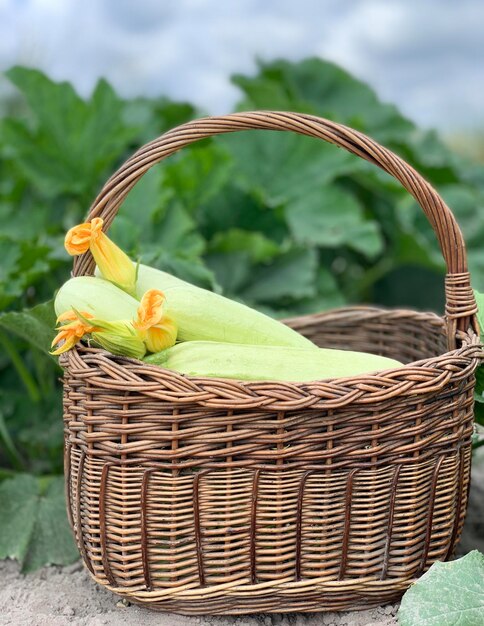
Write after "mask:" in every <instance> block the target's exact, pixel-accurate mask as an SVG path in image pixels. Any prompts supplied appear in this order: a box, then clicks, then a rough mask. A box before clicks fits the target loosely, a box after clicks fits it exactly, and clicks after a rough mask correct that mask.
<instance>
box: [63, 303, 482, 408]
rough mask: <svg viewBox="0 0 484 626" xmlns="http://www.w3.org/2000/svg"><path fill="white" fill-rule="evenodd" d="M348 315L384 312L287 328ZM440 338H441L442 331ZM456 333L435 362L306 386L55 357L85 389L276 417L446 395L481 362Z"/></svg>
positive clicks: (91, 351)
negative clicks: (451, 346) (88, 386)
mask: <svg viewBox="0 0 484 626" xmlns="http://www.w3.org/2000/svg"><path fill="white" fill-rule="evenodd" d="M351 309H353V310H355V309H367V310H368V313H369V315H372V314H376V313H377V312H380V314H381V313H382V312H384V309H377V308H372V307H343V308H342V309H332V310H331V311H326V312H323V313H320V314H316V315H315V316H313V315H308V316H300V317H297V318H292V321H294V320H302V319H304V318H313V317H319V316H325V315H328V314H333V313H335V312H337V311H340V312H343V311H349V310H351ZM388 313H389V314H390V315H391V314H392V313H394V314H395V315H397V316H398V315H401V314H402V313H412V314H413V315H416V314H417V315H418V316H422V317H423V318H427V319H432V318H434V319H435V321H436V322H440V323H441V324H442V325H444V320H443V319H442V318H441V317H439V316H438V315H437V314H435V313H416V312H415V311H405V310H400V309H397V310H390V311H388ZM287 321H288V320H287ZM443 331H444V333H445V326H443ZM459 334H460V340H461V342H462V343H461V346H460V347H459V348H457V349H454V350H450V351H447V352H444V353H443V354H440V355H437V356H434V357H429V358H425V359H420V360H418V361H413V362H411V363H406V364H404V365H403V366H402V367H398V368H392V369H387V370H380V371H378V372H374V373H365V374H358V375H355V376H349V377H344V378H332V379H329V378H328V379H324V380H316V381H310V382H286V381H273V380H261V381H243V380H237V379H231V378H215V377H214V378H209V377H202V376H190V375H186V374H180V373H179V372H174V371H172V370H169V369H166V368H163V367H161V366H158V365H151V364H149V363H144V362H142V361H139V360H137V359H133V358H129V357H125V356H116V355H113V354H111V353H110V352H107V351H106V350H103V349H99V348H92V347H87V346H84V345H82V344H81V345H80V346H74V347H73V348H72V349H71V350H69V351H68V352H66V353H65V354H63V355H61V359H60V364H61V366H62V367H63V368H66V369H68V370H69V373H70V374H71V375H72V376H74V377H76V375H77V376H79V377H80V378H84V379H86V378H89V382H90V383H91V385H95V386H99V387H101V388H111V389H112V390H113V391H128V390H129V388H130V385H132V389H133V391H137V392H139V393H142V394H144V395H147V396H151V397H153V398H154V399H159V400H165V401H167V402H171V403H174V404H179V405H181V404H184V405H189V404H197V405H199V406H204V407H207V408H219V409H221V408H226V409H235V408H239V409H249V408H264V409H267V410H269V409H272V410H278V411H285V410H291V409H301V408H318V409H322V408H324V409H334V408H340V407H343V406H346V405H347V404H350V403H352V404H355V405H368V404H372V403H376V402H383V401H385V400H389V399H391V398H395V397H397V396H410V395H415V394H419V393H422V394H423V393H429V392H430V391H432V392H436V391H439V390H442V389H443V388H445V386H446V385H447V384H448V383H449V381H450V380H452V382H454V383H455V382H458V381H459V380H465V379H466V378H468V377H469V375H471V374H472V373H473V372H474V371H475V369H476V368H477V367H478V365H479V364H480V363H481V361H483V360H484V347H483V346H482V344H481V342H480V338H479V337H478V336H477V335H476V334H475V333H474V332H473V331H472V330H469V331H467V332H465V331H461V332H460V333H459ZM89 370H91V372H90V371H89ZM96 370H97V371H96ZM106 377H107V378H108V379H109V380H107V379H106Z"/></svg>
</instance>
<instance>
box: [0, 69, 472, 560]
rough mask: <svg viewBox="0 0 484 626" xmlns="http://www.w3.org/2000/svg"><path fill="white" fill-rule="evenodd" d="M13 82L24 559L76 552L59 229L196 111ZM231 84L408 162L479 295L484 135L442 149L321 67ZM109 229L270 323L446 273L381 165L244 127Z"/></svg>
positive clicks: (15, 375) (0, 291)
mask: <svg viewBox="0 0 484 626" xmlns="http://www.w3.org/2000/svg"><path fill="white" fill-rule="evenodd" d="M7 76H8V78H9V79H10V81H12V83H13V84H14V85H15V86H16V87H17V90H18V91H17V96H16V97H15V98H13V99H11V100H9V101H5V102H3V103H2V112H3V115H2V119H1V120H0V256H1V259H2V261H1V265H0V311H1V312H0V346H1V352H0V468H1V469H0V480H1V482H0V499H2V502H3V506H2V507H1V508H0V558H2V557H6V556H14V557H16V558H18V559H19V560H20V561H21V562H22V563H23V567H24V569H32V568H34V567H37V566H39V565H42V564H43V563H45V562H59V563H62V562H68V561H69V560H72V559H74V558H75V557H76V551H75V548H74V547H73V545H72V541H71V539H70V534H69V531H68V529H67V524H66V521H65V513H64V508H63V492H62V479H61V477H60V474H61V473H62V446H63V442H62V413H61V387H60V384H59V378H60V376H61V371H60V370H59V368H58V366H57V363H56V361H55V360H54V359H53V358H51V357H50V356H48V354H47V353H46V350H47V349H48V345H49V342H50V340H51V338H52V336H53V333H52V329H53V326H54V319H53V317H54V316H53V312H52V307H51V305H50V304H49V303H48V301H49V300H50V299H51V298H52V296H53V294H54V292H55V290H56V289H57V288H58V287H59V286H60V285H61V284H62V283H63V282H64V281H65V280H66V279H67V278H68V276H69V272H70V269H71V261H72V260H71V259H70V258H69V257H68V256H67V254H66V253H65V251H64V248H63V238H64V234H65V231H66V230H67V229H68V228H70V227H71V226H73V225H74V224H76V223H79V222H81V221H82V220H83V218H84V216H85V214H86V212H87V209H88V207H89V204H90V202H91V201H92V200H93V198H94V196H95V195H96V193H97V192H98V191H99V189H100V187H101V186H102V184H103V182H104V181H105V180H106V179H107V177H108V176H109V175H110V174H111V173H112V172H113V171H114V169H115V168H116V167H117V166H118V165H120V164H121V163H122V162H123V160H125V159H126V158H127V157H128V156H129V155H130V154H131V153H132V152H133V151H134V150H135V149H136V148H137V147H139V146H140V145H141V144H142V143H144V142H146V141H148V140H150V139H152V138H154V137H155V136H157V135H159V134H161V133H162V132H163V131H165V130H167V129H169V128H171V127H173V126H175V125H177V124H180V123H182V122H185V121H187V120H189V119H192V118H194V117H198V116H200V115H203V111H199V110H196V108H195V107H194V106H193V105H191V104H190V103H186V102H173V101H170V100H168V99H165V98H158V99H147V98H136V99H132V100H123V99H121V98H120V97H119V96H118V95H117V94H116V93H115V92H114V91H113V89H112V88H111V87H110V86H109V85H108V84H107V83H106V82H104V81H100V82H99V83H98V85H97V87H96V89H95V91H94V92H93V94H92V96H91V97H90V98H89V100H83V99H81V98H80V97H79V96H78V95H77V94H76V92H75V91H74V89H73V87H72V86H71V85H70V84H68V83H55V82H53V81H51V80H50V79H49V78H48V77H46V76H45V75H43V74H42V73H40V72H39V71H37V70H31V69H26V68H22V67H16V68H13V69H12V70H10V71H9V72H8V73H7ZM232 80H233V82H234V84H235V85H236V86H237V87H238V88H239V90H240V93H241V98H240V102H239V104H238V107H237V108H238V110H250V109H280V110H295V111H303V112H308V113H313V114H316V115H321V116H324V117H327V118H329V119H332V120H336V121H338V122H342V123H344V124H347V125H349V126H352V127H354V128H357V129H359V130H361V131H363V132H365V133H367V134H369V135H370V136H372V137H373V138H375V139H376V140H378V141H380V142H381V143H383V144H384V145H386V146H387V147H389V148H390V149H392V150H394V151H395V152H396V153H398V154H399V155H401V156H402V157H403V158H404V159H406V160H407V161H408V162H409V163H411V164H412V165H413V166H414V167H415V168H416V169H417V170H418V171H419V172H421V173H422V174H423V175H424V176H425V177H426V178H427V179H428V180H430V181H431V182H432V183H433V184H434V186H436V188H437V189H438V191H439V192H440V193H441V194H442V196H443V197H444V199H445V200H446V201H447V203H448V204H449V205H450V207H451V208H452V210H453V211H454V213H455V215H456V217H457V220H458V222H459V224H460V225H461V227H462V229H463V231H464V235H465V238H466V241H467V244H468V252H469V262H470V268H471V272H472V276H473V281H474V286H475V288H477V289H479V290H481V291H484V247H483V245H482V241H483V237H484V166H483V165H482V164H479V158H480V159H481V160H482V156H483V155H482V145H483V144H482V143H479V142H476V143H475V147H472V148H470V149H469V146H468V145H467V144H463V142H462V139H461V138H459V137H456V138H454V139H453V144H454V146H453V147H449V146H448V144H447V143H444V141H443V140H442V139H441V138H440V137H439V136H438V135H437V134H436V133H435V132H432V131H422V130H420V129H419V128H417V127H416V126H415V125H414V124H413V123H412V122H411V121H410V120H408V119H406V118H404V117H403V116H402V115H401V114H400V113H399V111H398V110H397V109H396V108H395V107H394V106H392V105H388V104H384V103H382V102H380V101H379V100H378V98H377V97H376V95H375V93H374V92H373V91H372V90H371V89H370V88H369V87H368V86H367V85H366V84H364V83H362V82H361V81H358V80H356V79H355V78H353V77H352V76H351V75H349V74H348V73H347V72H345V71H344V70H343V69H341V68H339V67H337V66H335V65H333V64H331V63H326V62H323V61H321V60H316V59H307V60H305V61H302V62H300V63H289V62H286V61H276V62H271V63H267V64H263V63H261V64H259V70H258V73H257V74H256V75H255V76H250V77H249V76H241V75H237V76H234V77H233V79H232ZM466 153H467V155H468V156H465V154H466ZM110 235H111V236H112V238H113V239H114V240H115V241H116V242H117V243H119V244H120V245H121V246H122V247H123V248H124V249H125V250H126V251H127V252H129V253H130V254H131V255H133V257H136V258H140V259H142V261H143V262H145V263H148V264H152V265H154V266H156V267H159V268H161V269H165V270H167V271H170V272H172V273H174V274H175V275H177V276H180V277H181V278H184V279H186V280H188V281H191V282H194V283H196V284H198V285H201V286H203V287H206V288H209V289H213V290H216V291H218V292H221V293H224V294H226V295H228V296H229V297H231V298H236V299H238V300H241V301H244V302H246V303H247V304H249V305H251V306H254V307H256V308H258V309H260V310H263V311H265V312H267V313H269V314H271V315H274V316H276V317H284V316H290V315H299V314H304V313H311V312H315V311H321V310H324V309H328V308H332V307H337V306H341V305H344V304H346V303H361V302H368V303H377V304H380V305H383V306H399V307H402V306H408V307H414V308H419V309H431V310H435V311H438V312H441V311H442V309H443V277H444V271H445V267H444V264H443V260H442V257H441V254H440V252H439V249H438V245H437V242H436V239H435V236H434V234H433V232H432V230H431V228H430V226H429V225H428V223H427V222H426V219H425V217H424V215H423V213H422V211H421V210H420V208H419V207H418V206H416V204H415V202H414V200H413V199H412V198H411V197H410V196H409V195H408V194H407V193H406V192H405V191H404V190H403V189H402V188H401V187H400V186H399V184H398V183H396V182H395V181H394V180H393V179H391V178H390V177H389V176H387V175H386V174H384V173H383V172H381V171H380V170H378V169H377V168H375V167H374V166H372V165H370V164H368V163H366V162H363V161H362V160H361V159H358V158H356V157H353V156H352V155H349V154H346V153H345V152H343V151H342V150H338V149H336V148H335V147H334V146H331V145H326V144H323V143H322V142H320V141H317V140H314V139H310V138H307V137H301V136H296V135H292V134H289V133H276V132H268V131H261V132H255V131H252V132H243V133H238V134H235V135H227V136H220V137H216V138H214V139H212V140H204V141H203V142H201V143H199V144H196V145H194V146H192V147H191V148H189V149H185V150H184V151H183V152H181V153H179V154H177V155H175V156H174V157H172V158H170V159H169V160H168V161H167V162H165V163H164V164H163V165H160V166H158V167H156V168H154V169H152V170H151V171H150V172H149V173H148V174H146V175H145V177H144V178H143V180H142V181H141V182H140V184H138V186H137V187H136V188H135V189H134V190H133V191H132V192H131V194H130V196H129V197H128V199H127V200H126V202H125V204H124V205H123V207H122V210H121V212H120V215H119V216H118V217H117V219H116V220H115V222H114V224H113V227H112V229H111V231H110ZM46 302H47V304H45V303H46Z"/></svg>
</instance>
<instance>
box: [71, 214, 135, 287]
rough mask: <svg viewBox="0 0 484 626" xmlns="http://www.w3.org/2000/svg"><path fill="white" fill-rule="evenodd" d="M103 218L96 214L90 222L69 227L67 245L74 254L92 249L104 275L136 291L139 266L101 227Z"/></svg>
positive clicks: (120, 285) (119, 285)
mask: <svg viewBox="0 0 484 626" xmlns="http://www.w3.org/2000/svg"><path fill="white" fill-rule="evenodd" d="M103 222H104V220H103V219H102V218H101V217H95V218H93V219H92V220H91V221H90V222H85V223H84V224H78V225H77V226H74V227H73V228H71V229H70V230H68V231H67V234H66V237H65V240H64V245H65V248H66V250H67V252H68V253H69V254H70V255H71V256H77V255H79V254H84V252H87V251H88V250H90V251H91V253H92V256H93V257H94V260H95V262H96V265H97V266H98V268H99V270H100V272H101V274H102V276H103V278H105V279H106V280H109V281H110V282H112V283H114V284H115V285H117V286H118V287H119V288H120V289H123V291H126V292H127V293H129V294H131V295H134V294H135V286H136V273H137V269H136V266H135V265H134V264H133V262H132V261H131V259H130V258H129V257H128V255H127V254H125V253H124V252H123V251H122V250H121V248H119V247H118V246H117V245H116V244H115V243H114V242H113V241H111V239H109V237H108V236H107V235H106V234H105V233H104V232H103V231H102V226H103Z"/></svg>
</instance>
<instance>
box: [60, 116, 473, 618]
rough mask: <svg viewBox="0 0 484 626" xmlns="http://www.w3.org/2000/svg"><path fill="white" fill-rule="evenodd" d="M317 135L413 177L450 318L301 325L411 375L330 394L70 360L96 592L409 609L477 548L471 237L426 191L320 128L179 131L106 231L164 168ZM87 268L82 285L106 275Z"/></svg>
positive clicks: (79, 493)
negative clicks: (220, 145)
mask: <svg viewBox="0 0 484 626" xmlns="http://www.w3.org/2000/svg"><path fill="white" fill-rule="evenodd" d="M255 128H259V129H272V130H290V131H295V132H297V133H301V134H304V135H310V136H313V137H319V138H321V139H324V140H326V141H329V142H331V143H334V144H337V145H339V146H341V147H343V148H346V149H347V150H349V151H350V152H352V153H354V154H356V155H359V156H360V157H362V158H364V159H366V160H368V161H370V162H372V163H375V164H376V165H378V166H380V167H381V168H382V169H383V170H385V171H386V172H388V173H390V174H392V175H393V176H394V177H395V178H397V179H398V180H399V181H400V182H401V183H402V184H403V186H404V187H406V189H408V191H409V192H410V193H411V194H412V195H413V196H414V197H415V198H416V199H417V201H418V202H419V204H420V205H421V206H422V208H423V209H424V211H425V213H426V215H427V217H428V219H429V220H430V222H431V224H432V226H433V228H434V230H435V232H436V234H437V237H438V240H439V243H440V246H441V249H442V253H443V255H444V258H445V260H446V263H447V270H448V273H447V279H446V301H447V306H446V317H445V318H444V319H441V318H440V317H438V316H436V315H434V314H429V313H416V312H413V311H400V310H399V311H384V310H380V309H375V308H365V307H352V308H346V309H341V310H337V311H333V312H330V313H323V314H319V315H311V316H307V317H301V318H298V319H294V320H290V321H288V323H289V324H290V325H291V326H293V327H294V328H295V329H297V330H298V331H299V332H301V333H302V334H304V335H306V336H307V337H309V338H311V339H312V340H314V341H315V342H316V343H318V344H320V345H324V346H329V347H337V348H348V349H352V350H363V351H368V352H375V353H378V354H382V355H385V356H389V357H393V358H397V359H399V360H402V361H403V362H405V363H408V365H407V366H405V367H403V368H401V369H397V370H393V371H392V372H391V373H382V374H375V375H364V376H358V377H353V378H346V379H335V380H328V381H320V382H314V383H295V384H291V383H279V382H267V381H265V382H239V381H234V380H222V379H206V378H205V379H204V378H196V377H187V376H182V375H180V374H177V373H173V372H170V371H168V370H164V369H161V368H157V367H153V366H148V365H145V364H143V363H140V362H139V361H135V360H131V359H126V358H121V357H114V356H112V355H110V354H108V353H106V352H103V351H100V350H94V349H88V348H79V349H73V350H71V351H69V352H68V353H66V355H64V356H63V358H62V364H63V367H64V370H65V393H64V411H65V414H64V419H65V440H66V448H65V450H66V453H65V463H66V466H65V476H66V491H67V502H68V511H69V515H70V521H71V524H72V527H73V530H74V533H75V537H76V540H77V543H78V546H79V550H80V552H81V554H82V557H83V559H84V563H85V564H86V566H87V567H88V568H89V570H90V571H91V573H92V575H93V577H94V579H95V580H96V581H98V582H99V583H101V584H102V585H105V586H106V587H108V588H109V589H111V590H113V591H114V592H116V593H118V594H121V595H123V596H125V597H127V598H128V599H130V600H131V601H134V602H138V603H142V604H145V605H148V606H150V607H151V608H155V609H161V610H166V611H175V612H179V613H186V614H203V613H250V612H254V611H267V612H279V611H322V610H329V609H358V608H364V607H369V606H373V605H378V604H382V603H383V602H386V601H390V600H394V599H396V598H398V597H399V596H400V595H401V594H402V593H403V591H404V590H405V589H406V588H407V587H408V586H409V584H410V583H411V582H412V581H413V580H414V579H415V578H416V577H418V576H419V575H420V574H421V573H422V572H424V571H425V570H426V569H428V567H429V566H430V565H431V564H432V563H433V562H434V561H435V560H437V559H446V558H448V557H449V556H450V555H451V554H452V552H453V549H454V546H455V544H456V541H457V540H458V538H459V535H460V532H461V528H462V524H463V519H464V515H465V509H466V503H467V491H468V485H469V470H470V452H471V450H470V445H471V443H470V441H471V440H470V438H471V434H472V421H473V388H474V371H475V368H476V367H477V365H478V364H479V362H480V359H481V357H482V352H481V347H480V344H479V339H478V336H477V334H476V331H477V325H476V320H475V313H476V305H475V301H474V297H473V293H472V290H471V288H470V281H469V274H468V271H467V264H466V254H465V247H464V242H463V239H462V235H461V232H460V230H459V227H458V226H457V224H456V222H455V220H454V218H453V216H452V214H451V212H450V210H449V209H448V208H447V206H446V205H445V204H444V203H443V202H442V200H441V199H440V197H439V196H438V195H437V193H436V192H435V191H434V190H433V189H432V188H431V187H430V185H429V184H428V183H426V182H425V181H424V180H423V179H422V178H421V176H420V175H419V174H418V173H417V172H415V171H414V170H413V169H412V168H411V167H410V166H408V165H407V164H405V163H404V162H403V161H402V160H401V159H400V158H398V157H397V156H395V155H394V154H392V153H391V152H389V151H388V150H386V149H385V148H383V147H381V146H379V145H378V144H376V143H375V142H374V141H372V140H371V139H369V138H368V137H366V136H364V135H362V134H361V133H358V132H356V131H353V130H351V129H349V128H346V127H343V126H340V125H338V124H335V123H334V122H329V121H327V120H324V119H321V118H317V117H314V116H310V115H302V114H295V113H275V112H253V113H240V114H234V115H228V116H225V117H217V118H207V119H203V120H197V121H194V122H190V123H188V124H185V125H183V126H180V127H178V128H176V129H174V130H172V131H170V132H168V133H167V134H165V135H163V136H162V137H160V138H159V139H156V140H155V141H153V142H151V143H150V144H147V145H146V146H144V147H143V148H142V149H141V150H139V151H138V152H137V153H136V154H134V156H133V157H131V158H130V159H129V160H128V161H127V162H126V163H125V164H124V165H123V166H122V167H121V168H120V170H119V171H118V172H117V173H116V174H115V175H114V176H113V177H112V178H111V179H110V180H109V181H108V182H107V184H106V186H105V187H104V189H103V190H102V191H101V193H100V195H99V196H98V198H97V199H96V200H95V202H94V204H93V206H92V208H91V211H90V213H89V215H88V219H91V218H93V217H95V216H102V217H103V218H104V220H105V226H106V227H109V225H110V223H111V222H112V220H113V218H114V216H115V214H116V212H117V210H118V208H119V206H120V204H121V203H122V201H123V199H124V198H125V196H126V194H127V193H128V192H129V190H130V189H131V188H132V187H133V186H134V185H135V184H136V182H137V181H138V180H139V179H140V178H141V176H142V175H143V174H144V173H145V172H146V171H147V170H148V169H149V168H150V167H151V166H152V165H153V164H155V163H157V162H159V161H160V160H162V159H163V158H165V157H167V156H169V155H170V154H172V153H174V152H175V151H177V150H178V149H180V148H182V147H183V146H186V145H188V144H190V143H193V142H195V141H197V140H199V139H202V138H204V137H207V136H210V135H213V134H217V133H225V132H232V131H236V130H243V129H255ZM92 271H93V261H92V258H91V256H90V255H89V254H86V255H84V256H83V257H79V258H78V259H76V263H75V267H74V274H75V275H82V274H89V273H92Z"/></svg>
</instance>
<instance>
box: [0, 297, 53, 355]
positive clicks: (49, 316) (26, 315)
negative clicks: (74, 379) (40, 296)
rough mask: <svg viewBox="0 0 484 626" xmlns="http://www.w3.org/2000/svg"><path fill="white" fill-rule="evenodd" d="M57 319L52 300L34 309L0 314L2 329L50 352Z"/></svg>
mask: <svg viewBox="0 0 484 626" xmlns="http://www.w3.org/2000/svg"><path fill="white" fill-rule="evenodd" d="M55 319H56V316H55V312H54V303H53V300H51V301H49V302H45V303H44V304H38V305H36V306H34V307H33V308H32V309H26V310H24V311H10V312H8V313H2V314H0V327H2V328H4V329H5V330H8V331H9V332H11V333H14V334H15V335H17V336H18V337H21V338H22V339H24V340H25V341H27V342H29V343H30V344H31V345H33V346H35V347H37V348H40V349H41V350H43V351H44V352H48V351H49V350H50V344H51V341H52V339H53V336H54V328H55Z"/></svg>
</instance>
